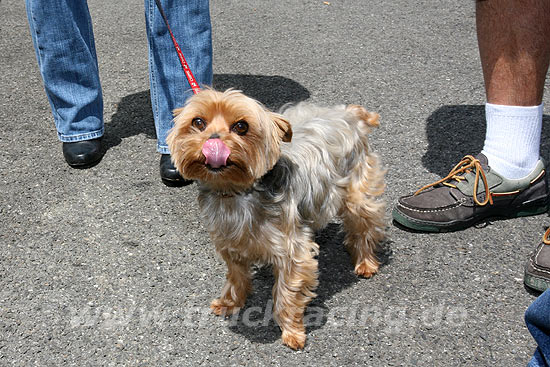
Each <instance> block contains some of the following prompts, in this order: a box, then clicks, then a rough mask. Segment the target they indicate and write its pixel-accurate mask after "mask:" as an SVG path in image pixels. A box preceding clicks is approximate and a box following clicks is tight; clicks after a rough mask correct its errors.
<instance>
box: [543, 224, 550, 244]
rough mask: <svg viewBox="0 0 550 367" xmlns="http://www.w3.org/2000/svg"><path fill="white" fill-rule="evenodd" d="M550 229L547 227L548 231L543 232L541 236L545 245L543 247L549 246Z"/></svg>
mask: <svg viewBox="0 0 550 367" xmlns="http://www.w3.org/2000/svg"><path fill="white" fill-rule="evenodd" d="M548 237H550V227H548V229H547V230H546V232H544V235H543V236H542V242H543V243H544V244H545V245H550V238H548Z"/></svg>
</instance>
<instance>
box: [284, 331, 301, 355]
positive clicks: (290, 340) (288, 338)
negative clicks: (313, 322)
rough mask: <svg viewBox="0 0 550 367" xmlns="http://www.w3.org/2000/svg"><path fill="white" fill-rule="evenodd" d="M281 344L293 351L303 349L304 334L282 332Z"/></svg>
mask: <svg viewBox="0 0 550 367" xmlns="http://www.w3.org/2000/svg"><path fill="white" fill-rule="evenodd" d="M282 339H283V344H284V345H286V346H288V347H290V348H292V349H294V350H298V349H304V346H305V345H306V334H305V333H304V332H294V333H291V332H288V331H283V335H282Z"/></svg>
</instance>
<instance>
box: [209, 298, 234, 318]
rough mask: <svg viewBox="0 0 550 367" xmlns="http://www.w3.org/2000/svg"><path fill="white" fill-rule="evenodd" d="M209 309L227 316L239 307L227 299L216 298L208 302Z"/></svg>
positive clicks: (219, 314)
mask: <svg viewBox="0 0 550 367" xmlns="http://www.w3.org/2000/svg"><path fill="white" fill-rule="evenodd" d="M210 309H211V310H212V312H214V313H215V314H216V315H218V316H229V315H233V314H234V313H236V312H239V310H240V309H241V307H240V306H238V305H236V304H235V302H233V301H231V300H229V299H225V298H216V299H215V300H213V301H212V303H211V304H210Z"/></svg>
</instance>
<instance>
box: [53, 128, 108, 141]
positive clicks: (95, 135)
mask: <svg viewBox="0 0 550 367" xmlns="http://www.w3.org/2000/svg"><path fill="white" fill-rule="evenodd" d="M103 132H104V129H100V130H96V131H92V132H89V133H85V134H77V135H63V134H60V133H57V137H58V138H59V140H61V141H62V142H64V143H72V142H75V141H83V140H92V139H97V138H101V137H102V136H103Z"/></svg>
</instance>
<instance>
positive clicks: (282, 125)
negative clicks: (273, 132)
mask: <svg viewBox="0 0 550 367" xmlns="http://www.w3.org/2000/svg"><path fill="white" fill-rule="evenodd" d="M270 117H271V120H272V121H273V122H274V123H275V125H276V127H277V128H278V129H279V136H280V137H281V140H282V141H284V142H285V143H288V142H290V141H291V140H292V127H291V126H290V122H288V121H287V120H286V119H285V118H284V117H283V116H281V115H279V114H277V113H273V112H271V116H270Z"/></svg>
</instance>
